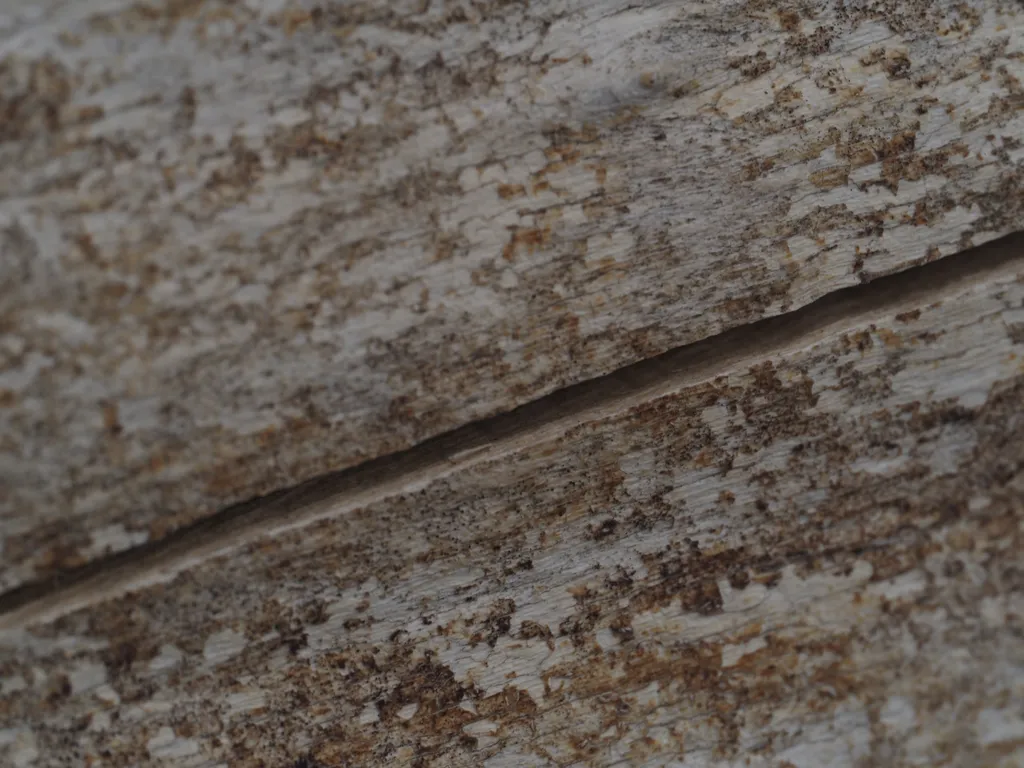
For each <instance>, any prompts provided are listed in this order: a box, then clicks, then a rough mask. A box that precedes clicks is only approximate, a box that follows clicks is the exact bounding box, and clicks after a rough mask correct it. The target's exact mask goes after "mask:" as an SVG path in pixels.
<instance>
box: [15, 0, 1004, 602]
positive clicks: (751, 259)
mask: <svg viewBox="0 0 1024 768" xmlns="http://www.w3.org/2000/svg"><path fill="white" fill-rule="evenodd" d="M1021 14H1022V10H1021V7H1020V3H1019V2H1017V0H956V1H955V2H954V0H928V1H925V0H909V1H908V0H874V1H872V2H860V1H859V0H856V1H854V2H849V1H848V0H843V1H842V2H840V0H822V2H814V3H808V2H797V1H795V0H794V1H793V2H790V1H789V0H743V1H742V2H741V1H739V0H728V1H726V2H717V1H716V2H699V1H698V0H685V1H683V2H651V1H647V2H639V3H638V2H633V1H632V0H631V1H629V2H627V0H602V1H601V2H591V1H590V0H588V1H587V2H583V1H582V0H543V1H542V2H531V3H525V2H523V3H517V2H498V1H497V0H493V1H483V2H449V1H447V0H436V1H433V2H428V1H427V0H406V1H402V2H384V1H383V0H374V1H373V2H355V1H354V0H353V1H347V2H320V3H315V4H314V3H311V2H304V1H303V2H284V1H283V0H282V1H281V2H278V1H277V0H273V1H271V0H263V1H258V0H246V2H230V1H228V0H147V1H146V2H138V3H135V2H129V1H128V0H7V1H6V2H5V3H3V5H2V8H0V120H2V122H0V233H2V234H0V256H2V260H0V334H2V340H0V537H2V541H3V550H2V551H3V557H2V563H0V587H3V588H10V587H16V586H17V585H19V584H23V583H25V582H26V581H30V580H32V579H35V578H38V577H41V576H45V575H47V574H50V573H53V572H54V571H58V570H61V569H64V568H69V567H73V566H76V565H78V564H81V563H83V562H87V561H89V560H91V559H93V558H95V557H97V556H101V555H103V554H104V553H106V552H110V551H117V550H119V549H123V548H127V547H131V546H133V545H137V544H140V543H142V542H145V541H147V540H152V539H158V538H159V537H161V536H163V535H164V534H165V533H166V532H167V531H169V530H173V529H175V528H177V527H179V526H181V525H183V524H185V523H188V522H190V521H193V520H195V519H197V518H200V517H202V516H204V515H207V514H209V513H210V512H213V511H215V510H217V509H220V508H221V507H223V506H224V505H226V504H229V503H231V502H234V501H238V500H241V499H245V498H248V497H250V496H253V495H256V494H260V493H264V492H266V491H269V490H272V489H274V488H278V487H282V486H287V485H290V484H293V483H296V482H298V481H300V480H303V479H305V478H308V477H311V476H314V475H317V474H319V473H322V472H325V471H328V470H335V469H339V468H343V467H346V466H350V465H353V464H355V463H357V462H359V461H361V460H364V459H367V458H371V457H374V456H378V455H381V454H385V453H387V452H389V451H393V450H395V449H399V448H404V447H407V446H409V445H412V444H414V443H416V442H417V441H420V440H422V439H423V438H425V437H428V436H430V435H432V434H436V433H439V432H441V431H444V430H448V429H451V428H453V427H457V426H458V425H460V424H463V423H466V422H467V421H470V420H472V419H476V418H479V417H483V416H486V415H489V414H492V413H495V412H498V411H502V410H506V409H509V408H511V407H514V406H516V405H518V404H520V403H522V402H525V401H528V400H530V399H532V398H535V397H538V396H540V395H542V394H544V393H546V392H549V391H552V390H554V389H556V388H559V387H561V386H563V385H565V384H568V383H571V382H574V381H579V380H582V379H586V378H588V377H592V376H595V375H598V374H603V373H606V372H608V371H610V370H612V369H615V368H616V367H618V366H621V365H623V364H626V363H630V362H633V361H635V360H637V359H641V358H643V357H646V356H650V355H652V354H656V353H659V352H662V351H664V350H666V349H669V348H672V347H674V346H676V345H680V344H684V343H688V342H691V341H694V340H696V339H699V338H702V337H706V336H708V335H710V334H713V333H716V332H718V331H721V330H722V329H724V328H727V327H731V326H735V325H739V324H742V323H745V322H748V321H750V320H753V319H757V318H759V317H762V316H766V315H773V314H777V313H779V312H782V311H785V310H789V309H793V308H795V307H798V306H800V305H803V304H805V303H807V302H808V301H810V300H812V299H814V298H816V297H818V296H821V295H823V294H824V293H827V292H828V291H831V290H833V289H835V288H836V287H839V286H842V285H846V284H850V283H855V282H857V281H858V280H862V279H866V278H868V277H870V276H872V275H876V274H880V273H885V272H888V271H891V270H895V269H898V268H901V267H904V266H907V265H910V264H914V263H917V262H920V261H922V260H924V259H930V258H935V257H938V256H942V255H945V254H948V253H950V252H952V251H954V250H957V249H961V248H964V247H966V246H968V245H970V244H972V243H975V244H978V243H981V242H983V241H985V240H987V239H990V238H992V237H994V236H996V235H999V234H1004V233H1006V232H1008V231H1009V230H1010V229H1012V228H1013V227H1014V226H1016V225H1019V223H1020V221H1021V216H1022V206H1021V164H1022V157H1024V149H1022V147H1021V144H1020V137H1021V136H1022V135H1024V116H1022V114H1021V105H1022V104H1024V101H1022V99H1024V95H1022V90H1021V82H1020V78H1021V75H1022V72H1024V62H1022V59H1021V56H1022V49H1024V47H1022V40H1024V24H1022V21H1021Z"/></svg>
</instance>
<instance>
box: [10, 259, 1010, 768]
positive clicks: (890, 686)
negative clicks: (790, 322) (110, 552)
mask: <svg viewBox="0 0 1024 768" xmlns="http://www.w3.org/2000/svg"><path fill="white" fill-rule="evenodd" d="M949 263H950V264H952V263H954V260H952V259H951V260H950V262H949ZM935 266H942V265H935ZM871 288H874V286H871ZM907 294H908V295H907V296H905V297H904V298H903V299H902V300H900V299H897V300H892V299H891V297H890V298H889V299H887V300H886V302H884V303H883V305H878V304H877V303H876V304H871V303H870V302H868V303H866V304H862V305H860V306H859V308H858V306H847V307H844V308H843V309H844V313H845V320H846V322H845V323H839V324H832V325H829V326H827V327H818V326H812V325H809V326H808V333H809V334H810V336H807V335H805V336H802V337H795V338H794V337H790V338H788V340H787V339H785V338H783V342H782V343H781V344H776V345H775V346H774V347H773V348H770V349H769V348H766V349H765V350H764V351H763V352H761V353H760V354H757V353H754V354H747V355H746V356H745V357H744V358H742V359H735V360H731V361H729V362H728V365H725V366H724V367H723V366H722V365H718V366H705V367H701V366H699V365H697V364H696V363H695V364H694V365H693V366H691V367H690V368H683V369H681V370H679V371H670V372H669V373H668V374H666V375H665V376H664V377H663V378H662V380H661V381H660V382H658V383H653V382H652V383H651V384H650V385H649V386H647V385H645V389H643V392H644V394H643V395H642V396H631V397H628V398H624V399H619V400H615V399H608V400H606V401H605V402H604V404H603V405H602V406H601V407H595V408H593V409H592V410H591V411H589V412H587V413H583V414H579V415H577V417H576V418H573V419H572V420H570V421H568V422H565V423H559V422H557V421H552V422H551V423H549V424H546V425H544V424H539V425H538V427H537V429H535V430H533V431H532V432H526V433H523V434H519V435H517V436H515V438H514V439H509V440H506V441H504V442H502V441H497V442H493V443H492V444H491V445H492V447H491V448H490V449H488V450H485V451H482V452H469V453H466V454H464V455H462V456H460V457H455V458H453V459H452V460H451V461H450V462H449V464H450V466H449V467H448V471H445V472H441V471H436V472H434V473H433V474H432V476H430V477H427V478H420V477H416V478H411V479H409V480H408V481H407V482H405V483H404V485H402V484H398V487H395V485H392V486H385V485H384V484H382V485H380V486H379V487H380V489H381V490H380V491H379V492H378V494H377V496H376V498H374V497H373V494H372V493H370V492H369V491H366V492H362V495H352V496H350V497H347V498H346V497H345V496H344V495H343V496H342V497H340V498H338V499H336V500H334V501H333V502H331V503H325V504H324V505H323V507H322V508H321V509H320V510H319V511H318V512H317V514H316V515H313V516H310V517H307V518H306V519H305V522H304V523H303V521H302V520H298V519H293V520H291V521H278V522H277V523H273V521H271V522H269V523H268V522H264V524H262V527H261V530H262V534H259V532H250V535H248V536H245V537H230V536H226V537H224V540H223V541H221V543H220V546H221V547H222V550H221V552H220V554H219V556H215V557H207V558H205V559H204V558H197V559H194V560H193V561H191V562H190V561H188V560H187V558H179V562H178V564H177V567H176V568H173V567H171V564H165V566H166V567H163V568H162V569H161V568H155V567H153V565H152V563H145V562H144V563H140V564H137V570H136V571H135V572H134V573H132V572H125V573H122V574H119V575H117V577H116V578H114V579H112V580H108V581H107V582H103V581H102V580H97V581H95V582H93V583H91V584H85V585H82V588H81V589H79V590H78V591H77V592H75V590H70V591H69V592H68V594H67V595H66V596H65V598H64V599H61V600H56V601H50V602H47V601H42V602H37V603H34V604H32V605H29V606H25V607H24V608H22V609H20V610H17V611H14V612H9V613H8V614H6V615H5V616H3V617H2V619H0V649H2V650H0V686H2V691H3V695H2V699H0V701H2V704H0V743H3V744H4V747H3V749H6V750H7V751H6V753H5V757H6V759H7V760H8V761H10V763H11V764H13V765H18V766H57V765H105V766H106V765H110V766H128V765H142V764H153V765H183V766H184V765H187V766H213V765H223V766H228V765H230V766H377V765H380V766H403V765H408V766H480V765H484V766H490V767H492V768H493V767H495V766H611V765H630V766H668V765H672V766H733V765H751V766H779V767H780V768H782V767H783V766H798V767H799V768H812V767H817V766H824V765H828V766H878V765H886V766H904V765H906V766H910V765H929V766H946V765H948V766H1017V765H1020V764H1021V761H1022V760H1024V719H1022V713H1024V581H1022V570H1021V564H1022V560H1021V554H1022V551H1024V548H1022V532H1024V526H1022V523H1024V330H1022V329H1024V256H1021V255H1020V252H1019V251H1018V257H1017V258H1016V259H1015V260H1010V261H1004V262H1002V263H1000V264H996V265H995V266H993V268H992V269H990V270H988V271H987V272H985V273H983V274H979V273H972V274H970V275H968V276H966V277H965V278H963V279H957V280H952V281H949V280H947V281H946V282H945V283H943V284H942V286H941V290H939V289H938V288H933V287H926V288H922V289H920V290H917V291H916V292H915V291H908V292H907ZM867 295H870V290H867ZM126 591H130V592H131V594H129V595H127V596H125V595H124V593H125V592H126Z"/></svg>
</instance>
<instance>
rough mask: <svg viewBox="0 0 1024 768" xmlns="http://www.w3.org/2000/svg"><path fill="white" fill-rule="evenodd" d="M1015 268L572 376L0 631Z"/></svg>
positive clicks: (10, 616)
mask: <svg viewBox="0 0 1024 768" xmlns="http://www.w3.org/2000/svg"><path fill="white" fill-rule="evenodd" d="M1014 270H1016V271H1018V273H1020V274H1022V275H1024V232H1021V233H1015V234H1012V235H1008V236H1006V237H1002V238H1000V239H998V240H994V241H992V242H989V243H987V244H985V245H983V246H980V247H977V248H973V249H970V250H967V251H962V252H960V253H957V254H955V255H953V256H947V257H945V258H942V259H938V260H935V261H928V262H925V263H922V264H919V265H917V266H913V267H910V268H908V269H905V270H903V271H901V272H898V273H896V274H892V275H888V276H883V277H877V278H875V279H873V280H871V281H869V282H866V283H862V284H860V285H856V286H852V287H849V288H843V289H839V290H836V291H834V292H832V293H829V294H826V295H825V296H823V297H822V298H820V299H818V300H816V301H814V302H812V303H811V304H808V305H806V306H804V307H802V308H800V309H796V310H793V311H791V312H788V313H786V314H783V315H779V316H776V317H772V318H767V319H764V320H759V321H757V322H754V323H750V324H747V325H743V326H739V327H737V328H732V329H730V330H727V331H724V332H722V333H719V334H717V335H715V336H711V337H709V338H707V339H703V340H701V341H698V342H694V343H692V344H687V345H684V346H681V347H677V348H675V349H673V350H670V351H668V352H666V353H664V354H661V355H659V356H657V357H653V358H649V359H647V360H643V361H640V362H637V363H634V364H632V365H628V366H625V367H623V368H619V369H618V370H615V371H613V372H611V373H609V374H606V375H604V376H601V377H598V378H595V379H591V380H588V381H584V382H581V383H578V384H574V385H571V386H569V387H566V388H564V389H560V390H557V391H555V392H552V393H551V394H548V395H546V396H544V397H541V398H539V399H537V400H535V401H533V402H530V403H527V404H524V405H522V406H520V407H518V408H516V409H514V410H512V411H509V412H507V413H503V414H500V415H498V416H494V417H491V418H488V419H484V420H481V421H478V422H474V423H470V424H467V425H465V426H462V427H459V428H457V429H455V430H452V431H450V432H446V433H444V434H441V435H438V436H437V437H433V438H431V439H428V440H426V441H424V442H422V443H419V444H418V445H415V446H413V447H412V448H409V449H406V450H403V451H399V452H396V453H392V454H388V455H385V456H381V457H379V458H376V459H372V460H370V461H367V462H365V463H363V464H361V465H358V466H356V467H351V468H349V469H345V470H341V471H338V472H333V473H329V474H326V475H322V476H320V477H318V478H315V479H312V480H309V481H306V482H304V483H300V484H298V485H296V486H293V487H290V488H287V489H282V490H279V491H275V492H273V493H270V494H268V495H265V496H262V497H259V498H255V499H251V500H249V501H246V502H242V503H239V504H235V505H232V506H230V507H227V508H225V509H223V510H222V511H220V512H218V513H216V514H214V515H211V516H210V517H207V518H204V519H203V520H200V521H198V522H196V523H194V524H192V525H189V526H186V527H184V528H181V529H179V530H177V531H175V532H173V533H171V534H169V535H168V536H166V537H164V538H162V539H159V540H157V541H153V542H148V543H146V544H143V545H140V546H138V547H134V548H132V549H128V550H125V551H122V552H119V553H116V554H113V555H110V556H108V557H105V558H101V559H98V560H95V561H93V562H91V563H88V564H86V565H84V566H81V567H79V568H76V569H73V570H69V571H66V572H64V573H62V574H60V575H58V576H54V577H49V578H46V579H41V580H38V581H35V582H31V583H28V584H25V585H22V586H19V587H16V588H14V589H12V590H10V591H8V592H6V593H4V594H3V595H0V629H2V628H11V627H14V626H21V625H24V624H26V623H31V622H33V621H38V620H41V619H42V618H43V617H44V616H47V615H50V614H53V613H57V614H60V613H65V612H68V611H71V610H75V609H76V608H78V607H82V606H84V605H87V604H90V603H94V602H96V601H98V600H101V599H104V598H107V597H110V596H112V595H116V594H123V593H125V592H127V591H130V590H131V589H132V588H133V587H141V586H143V585H144V584H146V583H153V582H155V581H162V580H166V579H168V578H171V577H173V576H174V575H175V574H177V573H180V572H181V571H182V570H184V569H185V568H187V567H188V565H189V564H190V563H194V562H196V561H201V560H203V559H206V558H208V557H213V556H215V555H218V554H222V553H224V552H226V551H230V550H232V549H234V548H237V547H240V546H243V545H244V544H245V543H247V542H250V541H252V540H253V539H255V538H256V537H258V536H260V535H265V534H267V533H271V532H273V531H274V530H275V529H280V528H283V527H294V526H299V525H303V524H307V523H309V522H312V521H313V520H316V519H319V518H321V517H325V516H329V515H331V514H341V513H342V512H343V511H344V510H343V509H339V507H342V508H344V507H348V508H351V507H352V506H361V505H363V504H366V503H369V502H370V501H372V500H374V499H379V498H384V497H387V496H389V495H393V494H395V493H401V492H402V491H403V490H404V489H405V488H407V487H408V486H409V485H411V484H413V483H419V482H426V481H429V479H430V478H431V477H433V476H436V475H438V474H443V473H446V472H450V471H452V470H454V469H456V468H459V467H464V466H469V465H471V464H473V463H476V462H477V461H480V460H483V459H487V458H493V457H495V456H497V455H501V454H502V453H503V452H508V451H511V450H514V449H515V448H516V447H517V446H518V445H522V444H525V443H530V442H535V441H538V440H540V439H541V438H542V437H543V436H544V434H545V433H546V432H547V431H548V430H563V429H567V428H570V427H572V426H574V425H575V424H578V423H580V422H582V421H585V420H588V419H590V418H595V417H597V416H600V415H602V414H604V413H610V412H615V411H619V410H621V409H623V408H628V407H630V405H632V404H635V403H640V402H643V401H645V400H646V399H649V398H651V397H656V396H657V395H658V394H659V393H661V392H665V391H672V390H674V389H678V388H680V387H683V386H688V385H690V384H693V383H697V382H699V381H703V380H707V379H709V378H714V377H715V376H717V375H721V374H723V373H726V372H728V371H731V370H736V368H737V367H744V366H749V365H751V364H754V363H756V362H758V361H760V360H764V359H765V358H768V357H772V356H774V355H778V354H781V353H783V352H785V351H786V350H787V349H791V348H798V347H801V346H807V345H809V344H812V343H814V342H815V341H816V340H818V339H819V338H821V336H823V335H824V334H826V333H827V332H830V331H832V332H840V331H841V330H842V327H844V326H853V325H855V324H857V323H858V322H862V321H863V320H865V319H866V318H867V317H869V316H872V315H879V314H882V315H884V314H890V313H891V314H895V313H897V312H899V311H909V310H913V309H916V308H918V307H920V306H922V305H926V304H929V303H932V302H934V301H938V300H940V299H942V298H943V297H944V296H948V295H949V294H950V293H952V292H955V291H959V290H963V289H965V288H967V287H969V286H970V285H971V284H972V283H975V282H979V281H983V280H985V279H986V278H989V277H994V276H996V275H997V274H1010V273H1012V272H1013V271H1014Z"/></svg>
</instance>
